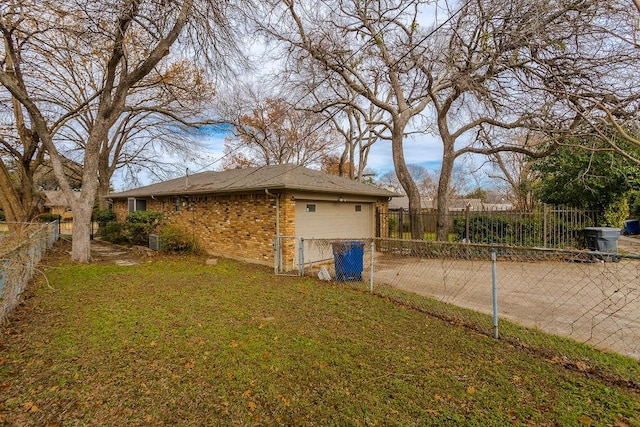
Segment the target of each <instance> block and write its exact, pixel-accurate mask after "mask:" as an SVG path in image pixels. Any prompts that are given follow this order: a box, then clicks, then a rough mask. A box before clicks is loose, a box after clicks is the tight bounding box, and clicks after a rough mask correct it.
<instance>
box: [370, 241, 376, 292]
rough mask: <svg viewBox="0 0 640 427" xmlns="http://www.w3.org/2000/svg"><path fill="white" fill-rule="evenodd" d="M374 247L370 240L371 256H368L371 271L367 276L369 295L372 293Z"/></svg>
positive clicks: (373, 242)
mask: <svg viewBox="0 0 640 427" xmlns="http://www.w3.org/2000/svg"><path fill="white" fill-rule="evenodd" d="M374 246H375V241H374V240H373V239H371V249H370V251H371V255H370V257H371V271H370V273H369V276H370V277H369V291H370V292H371V293H373V253H374V252H373V251H374Z"/></svg>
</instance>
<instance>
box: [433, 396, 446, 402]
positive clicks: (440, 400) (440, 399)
mask: <svg viewBox="0 0 640 427" xmlns="http://www.w3.org/2000/svg"><path fill="white" fill-rule="evenodd" d="M433 398H434V399H436V400H437V401H439V402H442V401H443V400H444V399H443V398H442V396H440V395H439V394H436V395H434V396H433Z"/></svg>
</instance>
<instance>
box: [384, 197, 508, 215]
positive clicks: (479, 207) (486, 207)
mask: <svg viewBox="0 0 640 427" xmlns="http://www.w3.org/2000/svg"><path fill="white" fill-rule="evenodd" d="M420 208H421V209H422V211H423V212H432V211H435V210H437V209H438V207H437V200H434V199H432V198H429V197H425V196H423V197H421V198H420ZM467 208H468V209H469V210H471V211H474V212H486V211H507V210H511V209H513V206H512V205H511V204H510V203H484V202H483V201H482V200H480V199H465V198H460V199H450V200H449V212H460V211H466V210H467ZM408 209H409V198H408V197H407V196H403V195H401V196H397V197H395V198H394V199H393V201H392V202H390V203H389V210H392V211H400V210H404V211H406V210H408Z"/></svg>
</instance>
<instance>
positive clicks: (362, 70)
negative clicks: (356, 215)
mask: <svg viewBox="0 0 640 427" xmlns="http://www.w3.org/2000/svg"><path fill="white" fill-rule="evenodd" d="M423 4H424V3H423V2H422V1H420V0H410V1H398V0H392V1H385V2H360V1H350V0H337V1H335V2H332V3H308V2H304V1H297V0H287V1H285V2H280V1H270V2H267V3H266V5H265V8H266V9H268V11H266V16H268V18H270V19H267V20H264V19H263V18H262V17H263V16H265V13H264V12H265V11H264V10H261V11H260V12H261V16H260V17H259V18H258V19H259V20H260V21H262V29H263V31H264V32H265V33H266V34H268V36H270V37H272V38H273V39H275V40H277V41H279V42H281V43H283V44H284V52H285V53H284V54H285V55H286V58H287V60H288V64H289V69H292V70H300V69H303V70H304V69H306V70H313V73H307V75H311V76H310V77H312V78H313V81H312V83H311V84H314V85H320V84H322V83H323V82H326V81H336V82H339V83H336V84H335V85H334V87H348V88H349V89H350V92H344V91H338V92H337V93H336V94H332V96H331V97H330V98H329V99H327V100H326V102H325V103H324V105H325V106H331V105H334V106H339V105H349V106H353V107H357V106H359V105H360V106H361V105H369V104H373V105H374V106H375V107H376V108H377V109H379V110H380V111H383V112H384V113H383V114H382V115H381V117H380V118H379V119H378V120H377V121H376V122H375V123H374V124H375V125H376V127H377V128H379V129H383V130H384V132H385V133H386V135H385V136H384V138H385V139H389V140H390V141H391V146H392V160H393V164H394V169H395V174H396V176H397V177H398V180H399V181H400V183H401V185H402V187H403V190H404V192H405V193H406V194H407V196H408V199H409V216H410V218H411V236H412V238H413V239H422V238H423V237H424V233H423V224H422V221H420V220H419V215H420V212H421V203H420V191H419V189H418V186H417V185H416V183H415V182H414V181H413V179H412V178H411V175H410V173H409V170H408V168H407V163H406V161H405V157H404V148H403V142H404V137H405V135H406V134H407V132H409V131H410V130H411V128H410V124H411V123H412V122H413V121H414V119H415V118H416V117H417V116H419V115H420V114H421V113H422V112H423V111H424V110H425V108H426V107H427V105H428V104H429V103H430V102H431V101H430V99H429V98H428V93H427V88H428V87H429V86H430V85H432V84H435V83H434V82H433V81H430V80H429V78H428V76H427V75H425V74H424V72H423V69H421V68H420V67H417V66H416V64H417V63H422V62H424V61H425V60H426V58H425V55H424V54H423V53H424V51H423V49H416V48H417V47H419V46H418V45H419V43H420V40H421V39H422V38H423V36H424V34H425V33H426V31H423V29H422V28H421V27H420V25H419V24H418V20H419V17H420V13H421V12H422V10H421V6H422V5H423ZM265 21H266V22H265ZM351 94H354V95H355V97H354V96H353V95H351ZM334 95H340V96H335V97H334Z"/></svg>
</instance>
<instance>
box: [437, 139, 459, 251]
mask: <svg viewBox="0 0 640 427" xmlns="http://www.w3.org/2000/svg"><path fill="white" fill-rule="evenodd" d="M443 145H444V153H443V156H442V170H441V171H440V179H439V180H438V202H437V207H438V213H437V218H436V240H437V241H439V242H448V241H449V226H450V225H449V218H450V216H449V187H450V186H451V176H452V175H453V163H454V161H455V154H454V151H453V143H447V142H446V141H443Z"/></svg>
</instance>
